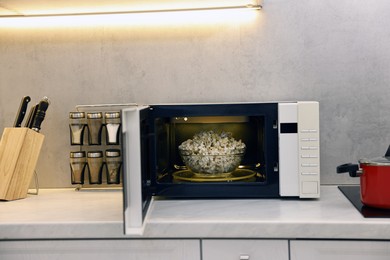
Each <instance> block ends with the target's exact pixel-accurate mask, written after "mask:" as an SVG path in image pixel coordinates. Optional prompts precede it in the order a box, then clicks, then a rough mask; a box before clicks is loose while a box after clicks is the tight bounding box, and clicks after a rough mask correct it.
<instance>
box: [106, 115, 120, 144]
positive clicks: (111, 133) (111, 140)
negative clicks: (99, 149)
mask: <svg viewBox="0 0 390 260" xmlns="http://www.w3.org/2000/svg"><path fill="white" fill-rule="evenodd" d="M104 118H105V119H106V143H107V144H111V145H118V144H119V133H120V131H119V129H120V126H121V118H120V113H119V112H118V111H116V112H105V114H104Z"/></svg>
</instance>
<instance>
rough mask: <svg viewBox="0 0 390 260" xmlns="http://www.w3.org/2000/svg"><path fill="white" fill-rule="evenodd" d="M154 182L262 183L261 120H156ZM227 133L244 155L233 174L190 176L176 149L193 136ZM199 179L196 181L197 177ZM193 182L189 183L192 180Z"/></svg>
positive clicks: (262, 129)
mask: <svg viewBox="0 0 390 260" xmlns="http://www.w3.org/2000/svg"><path fill="white" fill-rule="evenodd" d="M154 123H155V127H156V159H157V165H156V166H157V167H156V173H157V175H156V178H157V179H156V181H157V182H158V183H172V182H174V183H177V182H192V183H198V184H200V183H208V182H233V181H245V182H254V181H256V182H265V180H266V176H265V174H264V170H263V169H264V167H262V166H263V165H264V162H265V159H264V117H253V116H252V117H250V116H194V117H172V118H156V119H155V122H154ZM208 131H212V132H213V133H215V134H216V135H219V134H221V133H227V134H229V135H231V137H232V138H234V139H235V140H241V141H242V142H243V143H244V144H245V147H246V149H245V153H244V155H243V157H242V160H241V163H240V165H239V166H238V168H237V170H236V172H232V173H231V174H230V176H229V174H228V175H227V176H224V177H221V178H218V175H217V176H214V175H212V174H210V176H213V177H208V176H207V174H203V175H202V174H199V175H196V174H193V173H192V172H191V170H190V169H188V168H187V167H186V165H185V163H184V161H183V159H182V157H181V155H180V151H179V146H180V144H182V143H183V142H185V141H186V140H188V139H192V138H193V137H194V136H195V135H196V134H199V133H202V132H208ZM197 176H200V177H197ZM192 178H193V179H192Z"/></svg>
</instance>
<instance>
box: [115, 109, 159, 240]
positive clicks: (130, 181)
mask: <svg viewBox="0 0 390 260" xmlns="http://www.w3.org/2000/svg"><path fill="white" fill-rule="evenodd" d="M148 111H149V107H148V106H134V107H131V108H126V109H123V110H122V137H123V138H122V140H123V148H122V149H123V195H124V198H123V203H124V228H125V234H126V235H142V234H143V231H144V227H145V219H146V217H147V212H148V209H149V205H150V202H151V199H152V196H151V193H150V192H149V189H148V187H149V185H148V174H149V170H148V161H147V158H148V156H147V153H148V151H147V149H148V148H149V141H148V138H149V137H148V136H149V133H148V132H149V130H148V127H147V117H148Z"/></svg>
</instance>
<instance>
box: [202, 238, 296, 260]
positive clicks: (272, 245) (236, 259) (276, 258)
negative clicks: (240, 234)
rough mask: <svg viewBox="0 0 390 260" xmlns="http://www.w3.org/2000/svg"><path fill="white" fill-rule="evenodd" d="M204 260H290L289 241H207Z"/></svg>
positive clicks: (203, 252) (203, 245) (203, 246)
mask: <svg viewBox="0 0 390 260" xmlns="http://www.w3.org/2000/svg"><path fill="white" fill-rule="evenodd" d="M202 256H203V258H202V259H203V260H269V259H272V260H288V258H289V256H288V241H287V240H258V239H232V240H230V239H205V240H202Z"/></svg>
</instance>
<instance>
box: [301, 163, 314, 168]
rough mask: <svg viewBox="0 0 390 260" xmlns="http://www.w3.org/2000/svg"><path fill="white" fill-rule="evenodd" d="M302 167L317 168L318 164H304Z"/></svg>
mask: <svg viewBox="0 0 390 260" xmlns="http://www.w3.org/2000/svg"><path fill="white" fill-rule="evenodd" d="M301 166H302V167H317V166H318V164H316V163H302V164H301Z"/></svg>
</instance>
